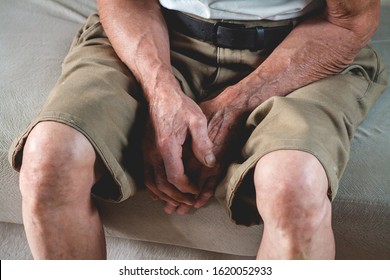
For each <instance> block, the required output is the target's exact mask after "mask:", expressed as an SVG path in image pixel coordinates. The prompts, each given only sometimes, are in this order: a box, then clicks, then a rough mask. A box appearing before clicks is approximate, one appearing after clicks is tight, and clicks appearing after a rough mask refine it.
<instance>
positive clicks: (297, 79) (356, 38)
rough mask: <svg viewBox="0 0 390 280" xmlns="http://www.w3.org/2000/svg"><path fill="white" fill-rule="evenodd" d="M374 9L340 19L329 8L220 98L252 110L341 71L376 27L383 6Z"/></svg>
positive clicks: (303, 25)
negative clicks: (271, 98) (273, 98)
mask: <svg viewBox="0 0 390 280" xmlns="http://www.w3.org/2000/svg"><path fill="white" fill-rule="evenodd" d="M329 2H334V1H329ZM366 2H367V1H366ZM371 9H372V10H371V11H370V12H367V13H364V14H363V15H359V16H356V19H349V20H346V19H345V17H343V16H341V17H340V18H341V20H338V18H337V17H336V16H335V15H330V13H329V10H327V11H326V12H325V13H324V15H322V16H319V17H316V18H312V19H309V20H307V21H305V22H303V23H302V24H300V25H298V26H297V27H296V28H295V29H294V30H293V31H292V32H291V33H290V34H289V36H288V37H287V38H286V39H285V40H284V41H283V42H282V43H281V44H280V45H279V46H278V48H276V49H275V50H274V52H273V53H272V54H271V55H270V56H269V57H268V58H267V59H266V60H265V61H264V62H263V63H262V64H261V65H260V66H259V67H258V68H257V69H256V70H255V71H254V72H253V73H251V74H250V75H249V76H247V77H246V78H244V79H243V80H242V81H240V82H239V83H238V84H236V85H234V86H233V89H232V90H228V91H226V94H225V96H221V97H220V101H221V102H223V103H225V104H231V105H232V107H235V108H238V109H239V110H241V111H242V112H246V113H248V112H250V111H252V110H253V109H254V108H256V107H257V106H258V105H260V104H261V103H262V102H264V101H265V100H267V99H268V98H270V97H272V96H285V95H287V94H289V93H291V92H292V91H294V90H296V89H298V88H300V87H303V86H305V85H308V84H310V83H313V82H315V81H318V80H320V79H322V78H325V77H328V76H331V75H334V74H337V73H340V72H341V71H342V70H343V69H344V68H345V67H346V66H348V65H349V64H350V63H352V62H353V60H354V58H355V57H356V55H357V54H358V52H359V51H360V49H361V48H362V47H363V46H364V45H365V44H367V42H368V41H369V39H370V37H371V36H372V34H373V32H374V31H375V29H376V26H377V22H375V21H376V19H377V17H378V14H379V10H378V9H379V8H378V7H377V6H375V7H371ZM375 13H378V14H375ZM234 92H235V94H234ZM237 92H239V94H237Z"/></svg>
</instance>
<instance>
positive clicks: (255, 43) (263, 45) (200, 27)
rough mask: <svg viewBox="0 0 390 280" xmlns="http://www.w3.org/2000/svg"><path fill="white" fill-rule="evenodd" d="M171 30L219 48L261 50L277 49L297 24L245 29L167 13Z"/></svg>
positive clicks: (178, 13)
mask: <svg viewBox="0 0 390 280" xmlns="http://www.w3.org/2000/svg"><path fill="white" fill-rule="evenodd" d="M165 15H166V16H165V20H166V22H167V24H168V26H169V28H170V29H172V30H175V31H178V32H180V33H183V34H185V35H187V36H189V37H192V38H195V39H199V40H202V41H206V42H210V43H213V44H214V45H215V46H217V47H222V48H229V49H238V50H244V49H249V50H252V51H257V50H261V49H273V48H275V47H276V46H277V45H278V44H279V43H280V42H281V41H282V40H283V39H284V38H285V37H286V36H287V35H288V34H289V33H290V31H291V30H292V29H293V24H292V23H291V24H289V25H285V26H278V27H262V26H255V27H245V25H243V24H235V23H227V22H217V23H215V24H214V23H211V22H207V21H202V20H200V19H197V18H194V17H191V16H188V15H186V14H184V13H181V12H178V11H172V10H165Z"/></svg>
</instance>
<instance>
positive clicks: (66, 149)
mask: <svg viewBox="0 0 390 280" xmlns="http://www.w3.org/2000/svg"><path fill="white" fill-rule="evenodd" d="M96 161H97V159H96V155H95V151H94V149H93V147H92V146H91V144H90V143H89V141H88V140H87V139H86V138H85V137H84V136H83V135H82V134H81V133H79V132H77V131H76V130H74V129H72V128H71V127H69V126H67V125H64V124H60V123H56V122H42V123H39V124H38V125H37V126H36V127H35V128H34V129H33V130H32V131H31V133H30V135H29V137H28V139H27V141H26V144H25V147H24V150H23V161H22V167H21V172H20V189H21V193H22V197H23V201H24V202H30V203H32V204H34V205H35V206H36V207H40V208H45V207H46V206H50V205H51V206H54V205H56V204H60V203H66V202H67V201H71V200H75V199H77V198H81V197H86V196H89V193H90V188H91V187H92V185H93V183H94V182H95V180H96V172H95V169H96V168H95V166H96Z"/></svg>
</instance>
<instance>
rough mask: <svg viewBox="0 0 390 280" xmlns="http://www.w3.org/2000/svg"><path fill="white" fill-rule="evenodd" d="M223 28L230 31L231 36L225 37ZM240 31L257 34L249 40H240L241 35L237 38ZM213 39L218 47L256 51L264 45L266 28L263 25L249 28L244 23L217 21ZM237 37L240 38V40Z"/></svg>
mask: <svg viewBox="0 0 390 280" xmlns="http://www.w3.org/2000/svg"><path fill="white" fill-rule="evenodd" d="M222 30H225V32H227V33H230V34H229V35H230V36H231V38H225V37H223V35H222ZM240 31H242V32H245V33H247V32H248V31H249V32H250V33H251V34H255V36H254V37H253V40H249V41H248V40H240V39H239V37H240V36H238V37H237V38H235V35H237V34H240V33H239V32H240ZM241 36H243V35H242V34H241ZM212 39H213V44H214V45H215V46H217V47H222V48H230V49H241V50H243V49H249V50H252V51H256V50H259V49H262V48H263V47H264V28H263V27H261V26H257V27H250V28H247V27H245V25H244V24H236V23H229V22H217V23H215V24H214V28H213V38H212ZM236 39H238V40H239V42H238V41H237V40H236Z"/></svg>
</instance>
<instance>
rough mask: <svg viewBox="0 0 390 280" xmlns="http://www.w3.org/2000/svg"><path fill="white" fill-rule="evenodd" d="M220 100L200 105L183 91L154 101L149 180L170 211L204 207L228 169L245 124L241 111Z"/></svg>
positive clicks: (147, 150)
mask: <svg viewBox="0 0 390 280" xmlns="http://www.w3.org/2000/svg"><path fill="white" fill-rule="evenodd" d="M220 103H221V102H220V100H218V98H216V99H213V100H210V101H206V102H204V103H201V104H200V105H198V104H196V103H195V102H194V101H193V100H192V99H190V98H189V97H187V96H186V95H184V94H183V93H181V92H178V93H177V94H172V92H170V94H166V95H164V94H161V95H159V98H157V99H155V100H153V101H152V102H150V103H149V116H150V119H149V123H148V125H147V128H146V133H145V137H144V141H143V152H144V164H145V166H144V182H145V185H146V187H147V188H148V190H149V191H150V193H151V196H152V198H153V199H154V200H158V199H161V200H163V201H165V202H166V206H165V208H164V210H165V212H167V213H169V214H170V213H173V212H176V213H178V214H186V213H187V212H188V211H189V210H190V209H191V208H192V207H194V208H200V207H203V206H204V205H205V204H206V203H207V202H208V200H209V199H210V198H211V197H212V196H213V194H214V191H215V187H216V185H217V183H218V179H219V178H220V176H221V175H222V174H223V173H224V172H225V170H226V167H227V163H228V161H229V158H230V156H231V155H232V153H231V151H230V149H231V148H232V147H233V146H235V145H236V144H237V143H238V141H239V140H238V139H239V138H240V137H239V135H240V132H242V128H243V125H242V123H241V121H240V118H239V117H238V116H239V114H238V110H235V109H234V108H233V107H231V106H222V105H223V104H220ZM225 105H226V104H225Z"/></svg>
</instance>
